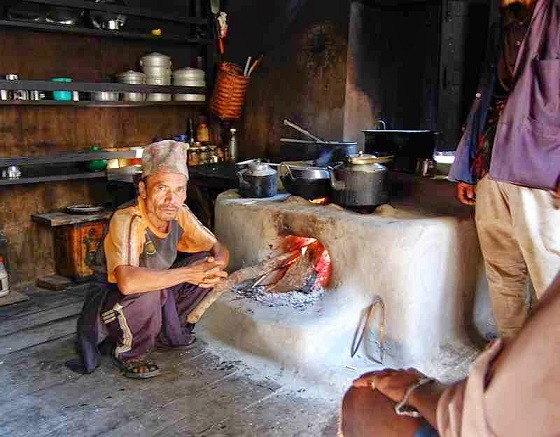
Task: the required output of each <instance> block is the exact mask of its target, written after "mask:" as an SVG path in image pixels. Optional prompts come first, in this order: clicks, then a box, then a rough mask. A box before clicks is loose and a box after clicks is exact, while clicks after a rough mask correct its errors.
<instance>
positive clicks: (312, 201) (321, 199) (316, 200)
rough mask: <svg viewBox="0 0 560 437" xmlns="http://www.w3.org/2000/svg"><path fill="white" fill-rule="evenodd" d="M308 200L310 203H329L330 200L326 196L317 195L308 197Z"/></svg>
mask: <svg viewBox="0 0 560 437" xmlns="http://www.w3.org/2000/svg"><path fill="white" fill-rule="evenodd" d="M309 201H310V202H311V203H314V204H315V205H328V204H329V203H331V200H330V199H329V198H328V197H319V198H317V199H309Z"/></svg>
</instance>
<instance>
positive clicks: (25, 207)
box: [0, 29, 202, 284]
mask: <svg viewBox="0 0 560 437" xmlns="http://www.w3.org/2000/svg"><path fill="white" fill-rule="evenodd" d="M154 49H156V50H158V51H164V52H166V53H168V54H170V55H171V56H172V58H173V60H174V65H175V66H176V67H180V66H185V65H188V62H189V59H190V57H191V55H190V52H189V50H188V48H185V47H181V46H175V47H170V46H169V47H168V46H162V45H154V46H149V45H148V44H146V43H145V42H135V41H126V40H118V39H102V38H92V37H84V36H74V35H64V34H48V33H34V32H28V31H19V30H6V29H2V30H0V71H1V72H4V73H8V72H9V73H17V74H19V77H20V78H21V79H49V78H51V77H54V76H61V75H63V76H70V77H72V78H74V80H77V81H106V80H108V79H109V78H110V76H111V75H113V74H115V73H119V72H122V71H125V70H127V69H129V68H136V69H137V68H138V67H137V62H138V59H139V57H140V56H142V55H143V54H144V53H145V52H148V51H151V50H154ZM201 110H202V109H201V108H196V107H195V108H191V107H186V106H177V107H161V106H160V107H158V106H152V107H149V106H147V107H138V108H82V107H60V106H58V107H57V106H50V107H38V106H29V107H21V106H19V107H15V106H0V156H2V157H9V156H39V155H48V154H54V153H59V152H65V151H80V150H82V151H83V150H88V149H89V148H90V147H91V146H92V145H93V144H98V145H99V146H101V148H109V147H124V146H141V145H146V144H148V143H149V142H151V140H152V138H153V137H154V136H163V137H165V136H170V135H174V134H177V133H179V132H184V131H185V129H186V120H187V118H188V117H189V116H194V115H196V114H198V113H199V111H201ZM107 196H108V193H107V192H106V190H105V183H104V182H103V181H100V180H95V181H94V180H84V181H79V180H78V181H69V182H51V183H40V184H32V185H21V186H17V185H16V186H0V229H2V230H3V231H4V233H5V234H6V236H7V238H8V241H9V245H8V257H9V260H10V272H9V273H10V282H11V283H12V284H17V283H22V282H29V281H34V280H35V278H37V277H39V276H43V275H47V274H51V273H54V270H55V269H54V267H55V266H54V259H53V241H52V232H51V230H50V228H47V227H45V226H43V225H37V224H35V223H33V222H32V221H31V217H30V216H31V214H34V213H44V212H50V211H54V210H59V209H62V208H64V207H66V206H68V205H71V204H77V203H97V202H102V201H104V200H107V198H108V197H107Z"/></svg>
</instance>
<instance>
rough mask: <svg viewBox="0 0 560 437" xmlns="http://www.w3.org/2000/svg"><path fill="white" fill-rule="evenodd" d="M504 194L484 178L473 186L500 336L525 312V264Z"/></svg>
mask: <svg viewBox="0 0 560 437" xmlns="http://www.w3.org/2000/svg"><path fill="white" fill-rule="evenodd" d="M509 202H510V200H509V199H508V196H507V193H506V192H505V191H504V189H503V187H501V186H500V185H499V183H498V182H496V181H494V180H492V179H490V178H489V177H488V176H486V177H484V178H483V179H481V180H480V181H479V182H478V185H477V188H476V229H477V233H478V239H479V242H480V248H481V250H482V256H483V257H484V264H485V267H486V276H487V278H488V287H489V292H490V300H491V302H492V310H493V314H494V318H495V320H496V324H497V326H498V330H499V331H500V335H502V336H511V335H514V334H515V333H516V332H517V331H518V330H519V329H520V328H521V326H523V323H524V322H525V319H526V318H527V314H528V309H529V307H528V303H527V298H526V296H527V266H526V264H525V261H524V258H523V253H522V251H521V248H520V247H519V244H518V241H517V238H516V235H515V230H514V225H513V221H512V217H511V213H510V207H509Z"/></svg>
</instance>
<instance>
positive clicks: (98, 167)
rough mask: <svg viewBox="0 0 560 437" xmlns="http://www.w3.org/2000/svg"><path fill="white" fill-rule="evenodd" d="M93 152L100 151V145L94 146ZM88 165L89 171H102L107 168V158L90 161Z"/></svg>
mask: <svg viewBox="0 0 560 437" xmlns="http://www.w3.org/2000/svg"><path fill="white" fill-rule="evenodd" d="M91 151H92V152H99V151H100V149H99V146H92V147H91ZM86 167H87V169H88V170H89V171H102V170H105V169H106V168H107V160H106V159H96V160H94V161H88V162H87V164H86Z"/></svg>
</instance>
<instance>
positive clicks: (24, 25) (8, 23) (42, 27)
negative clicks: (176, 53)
mask: <svg viewBox="0 0 560 437" xmlns="http://www.w3.org/2000/svg"><path fill="white" fill-rule="evenodd" d="M0 26H3V27H15V28H20V29H28V30H36V31H39V32H59V33H70V34H74V35H84V36H99V37H109V38H120V39H131V40H145V41H152V42H162V43H171V44H192V45H197V44H199V45H209V44H212V43H213V41H212V40H211V39H198V38H188V37H182V36H178V35H169V36H155V35H151V34H149V33H146V34H143V33H135V32H127V31H123V30H103V29H89V28H87V27H78V26H66V25H63V24H50V23H35V22H32V21H16V20H0Z"/></svg>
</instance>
